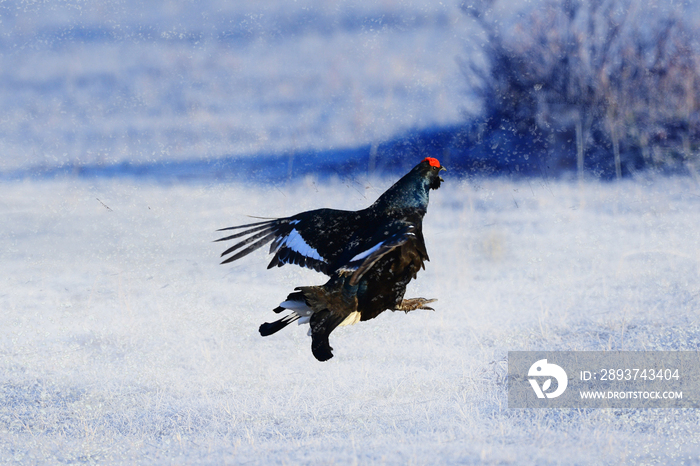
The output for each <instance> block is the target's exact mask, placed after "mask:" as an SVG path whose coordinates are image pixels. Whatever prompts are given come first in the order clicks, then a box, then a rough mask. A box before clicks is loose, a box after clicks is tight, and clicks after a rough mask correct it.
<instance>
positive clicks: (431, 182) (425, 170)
mask: <svg viewBox="0 0 700 466" xmlns="http://www.w3.org/2000/svg"><path fill="white" fill-rule="evenodd" d="M418 167H419V170H420V172H421V174H422V175H423V176H424V177H425V178H426V179H427V180H428V186H429V187H430V189H438V188H439V187H440V183H442V182H443V181H445V180H443V179H442V177H441V176H440V172H441V171H443V170H447V169H446V168H445V167H443V166H442V165H440V162H439V161H438V159H436V158H433V157H426V158H424V159H423V161H422V162H421V163H419V164H418Z"/></svg>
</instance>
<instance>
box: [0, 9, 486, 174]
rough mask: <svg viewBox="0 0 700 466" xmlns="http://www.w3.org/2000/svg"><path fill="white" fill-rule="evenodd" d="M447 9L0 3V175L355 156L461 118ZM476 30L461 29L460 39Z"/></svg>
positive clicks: (460, 21)
mask: <svg viewBox="0 0 700 466" xmlns="http://www.w3.org/2000/svg"><path fill="white" fill-rule="evenodd" d="M470 24H471V23H470V22H469V20H468V18H467V17H466V16H465V15H464V14H463V13H461V11H460V9H459V5H458V3H457V2H446V3H440V2H431V1H425V0H415V1H406V0H402V1H401V2H392V1H386V2H374V1H366V0H364V1H327V0H323V1H321V0H303V1H302V0H299V1H294V2H291V1H282V0H264V1H255V2H241V1H238V2H235V1H226V0H208V1H197V2H175V1H161V0H154V1H149V2H145V3H144V2H141V1H136V0H126V1H121V0H120V1H111V0H102V1H95V2H82V1H78V2H75V3H73V2H64V1H58V0H49V1H45V2H19V1H17V2H12V1H6V2H0V110H1V111H0V153H2V157H1V158H0V173H1V172H3V171H11V170H15V169H18V168H26V167H27V166H29V167H34V166H44V167H55V166H61V165H64V164H70V165H81V164H118V163H121V162H123V161H129V162H132V163H134V162H135V163H150V162H160V161H164V160H210V159H216V158H219V157H222V156H232V155H234V156H247V155H254V154H269V153H275V154H276V153H286V152H295V151H304V150H308V149H329V148H344V147H355V146H358V145H363V144H370V143H372V142H381V141H383V140H386V139H388V138H391V137H393V136H395V135H397V134H399V133H402V132H405V131H406V130H407V129H411V128H424V127H429V126H436V125H445V124H454V123H457V122H460V121H461V120H462V114H461V112H462V110H463V109H464V108H467V107H469V105H470V102H471V101H470V99H469V97H468V95H467V91H468V89H466V85H465V81H464V79H463V77H462V74H461V72H460V70H459V66H458V64H457V61H456V59H457V57H459V56H463V55H464V54H465V41H467V39H468V36H469V32H470ZM472 26H473V25H472Z"/></svg>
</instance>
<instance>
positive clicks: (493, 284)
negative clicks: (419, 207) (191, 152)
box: [0, 177, 700, 464]
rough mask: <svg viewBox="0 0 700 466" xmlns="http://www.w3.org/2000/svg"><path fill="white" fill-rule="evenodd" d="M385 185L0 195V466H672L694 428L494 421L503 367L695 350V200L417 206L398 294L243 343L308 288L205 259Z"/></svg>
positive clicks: (562, 187)
mask: <svg viewBox="0 0 700 466" xmlns="http://www.w3.org/2000/svg"><path fill="white" fill-rule="evenodd" d="M391 181H393V180H378V179H373V180H355V181H353V182H341V181H337V182H334V183H328V184H320V183H317V182H315V181H314V180H313V179H311V178H307V179H306V180H303V181H299V182H296V183H295V184H288V185H283V186H279V187H277V188H272V189H271V188H263V187H256V186H243V185H220V184H212V185H181V186H175V185H171V186H164V185H158V184H139V183H136V182H130V181H128V180H127V181H124V180H105V179H97V180H89V181H87V180H79V179H71V178H68V179H57V180H50V181H43V182H36V181H22V182H7V183H3V184H1V185H0V215H1V216H2V218H3V219H4V220H3V221H2V222H0V239H1V241H2V244H3V247H2V249H0V264H2V272H3V273H2V282H3V284H2V287H0V308H1V309H2V312H1V313H0V463H13V462H15V463H23V464H37V463H38V464H62V463H66V464H74V463H102V464H114V463H138V464H172V463H176V464H193V463H196V464H226V463H228V464H244V463H245V464H294V463H309V464H330V463H333V464H378V463H385V464H475V463H482V462H483V463H489V464H494V463H516V464H533V463H538V464H584V463H595V464H629V463H647V464H649V463H682V462H686V463H692V462H697V460H698V457H699V456H698V455H699V454H700V444H699V442H700V430H698V425H700V415H699V414H698V411H697V410H692V409H688V410H575V409H570V410H510V409H508V407H507V399H506V386H505V374H506V368H507V361H506V354H507V351H509V350H621V349H625V350H683V349H690V350H698V345H699V344H700V329H699V324H698V307H699V306H698V304H699V300H700V275H699V274H698V266H699V261H700V229H699V228H698V225H700V208H699V207H700V188H699V187H698V184H697V182H696V181H695V180H693V179H691V178H659V179H654V180H645V179H639V180H629V181H623V182H620V183H610V184H605V183H599V182H594V181H591V182H587V183H585V184H583V185H578V184H573V183H569V182H565V181H547V180H530V181H518V182H512V181H507V180H504V179H500V180H494V179H487V180H479V179H474V180H471V181H469V182H458V181H455V180H450V179H449V178H448V177H446V183H444V184H443V186H442V187H441V188H440V189H439V190H438V191H436V192H433V193H431V205H430V208H429V212H428V214H427V216H426V218H425V222H424V234H425V238H426V243H427V247H428V251H429V253H430V257H431V261H430V262H429V263H427V264H426V265H427V270H425V271H422V272H421V273H420V274H419V276H418V279H417V280H416V281H414V282H412V283H411V284H410V285H409V289H408V292H407V295H406V296H407V297H425V298H438V301H437V302H435V303H434V304H432V306H433V307H434V308H435V312H430V311H414V312H411V313H409V314H404V313H402V312H396V313H391V312H386V313H384V314H382V315H380V316H379V317H378V318H376V319H374V320H372V321H369V322H361V323H359V324H358V325H355V326H351V327H342V328H339V329H337V330H336V331H335V332H334V333H333V334H332V335H331V345H332V346H333V347H334V349H335V350H334V353H335V357H334V358H333V359H331V360H330V361H328V362H325V363H320V362H318V361H316V360H315V359H314V358H313V356H312V354H311V351H310V340H309V338H308V337H307V336H306V332H305V330H306V329H305V328H299V327H297V326H290V327H288V328H285V329H284V330H283V331H281V332H279V333H278V334H275V335H273V336H270V337H267V338H262V337H260V336H259V334H258V331H257V329H258V326H259V325H260V324H261V323H262V322H264V321H270V320H271V319H275V318H276V317H277V316H276V315H275V314H273V313H272V309H273V308H274V307H275V306H277V304H278V303H279V302H280V301H282V300H284V299H285V297H286V296H287V294H288V293H289V292H291V291H292V290H293V288H294V287H295V286H299V285H309V284H319V283H323V282H324V281H325V278H324V277H323V276H322V275H320V274H317V273H315V272H313V271H309V270H304V269H301V268H299V267H294V266H289V265H287V266H285V267H282V268H275V269H272V270H266V268H265V267H266V265H267V260H269V256H267V255H266V254H265V252H266V251H258V252H256V253H254V254H251V255H250V256H247V257H245V258H244V259H242V260H240V261H237V262H236V263H233V264H228V265H225V266H221V265H219V257H218V255H219V253H220V252H222V251H223V249H225V248H224V245H222V244H221V243H213V242H212V240H214V239H216V238H217V237H218V236H217V233H215V231H214V230H216V229H217V228H221V227H226V226H230V225H234V224H240V223H244V222H246V221H247V220H248V219H247V217H245V215H260V216H267V217H274V216H286V215H290V214H293V213H296V212H298V211H302V210H307V209H312V208H320V207H335V208H345V209H358V208H362V207H366V206H367V205H369V204H370V203H371V202H372V201H374V199H375V198H376V197H377V196H378V195H379V194H380V193H381V192H382V191H383V190H384V189H385V188H386V187H388V186H389V184H390V183H391Z"/></svg>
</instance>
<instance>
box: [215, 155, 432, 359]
mask: <svg viewBox="0 0 700 466" xmlns="http://www.w3.org/2000/svg"><path fill="white" fill-rule="evenodd" d="M443 169H444V168H443V167H441V166H440V163H439V162H438V161H437V160H436V159H431V158H427V159H425V160H423V161H422V162H421V163H420V164H418V165H416V167H414V168H413V169H412V170H411V171H410V172H409V173H408V174H406V175H405V176H404V177H402V178H401V179H400V180H399V181H397V182H396V183H395V184H394V185H393V186H392V187H391V188H389V189H388V190H387V191H386V192H385V193H384V194H382V195H381V196H380V197H379V199H377V201H376V202H375V203H374V204H372V205H371V206H369V207H368V208H366V209H362V210H359V211H343V210H334V209H318V210H312V211H308V212H302V213H300V214H297V215H294V216H291V217H287V218H280V219H272V220H268V221H263V222H257V223H252V224H248V225H241V226H235V227H230V228H224V229H223V230H241V231H240V232H238V233H236V234H233V235H230V236H227V237H224V238H221V239H219V240H217V241H227V240H232V239H237V238H245V239H241V240H239V242H238V243H236V244H234V245H233V246H232V247H230V248H229V249H227V250H226V251H224V253H223V254H222V257H223V256H226V255H229V254H232V255H231V256H230V257H228V258H227V259H225V260H224V261H223V262H222V263H228V262H231V261H234V260H237V259H240V258H241V257H244V256H246V255H247V254H249V253H251V252H253V251H254V250H256V249H258V248H260V247H262V246H264V245H266V244H267V243H270V242H271V243H272V244H271V245H270V253H271V254H274V256H273V258H272V260H271V261H270V264H269V265H268V268H271V267H274V266H282V265H284V264H297V265H300V266H302V267H307V268H310V269H313V270H317V271H319V272H322V273H324V274H326V275H329V276H330V278H329V280H328V282H326V283H325V284H324V285H321V286H305V287H299V288H297V289H296V290H297V291H295V292H294V293H291V294H290V295H289V296H288V297H287V300H286V301H284V302H283V303H282V304H280V306H279V307H277V308H276V309H275V310H274V311H275V312H277V313H279V312H282V311H284V310H286V309H289V310H291V311H292V313H291V314H288V315H287V316H285V317H283V318H282V319H280V320H278V321H275V322H273V323H265V324H263V325H262V326H261V327H260V333H261V334H262V335H263V336H267V335H271V334H272V333H275V332H277V331H279V330H281V329H282V328H284V327H285V326H287V325H288V324H290V323H292V322H295V321H297V320H299V319H302V320H300V322H301V323H304V322H308V323H309V324H310V327H311V329H310V334H311V337H312V351H313V354H314V356H315V357H316V358H317V359H318V360H320V361H325V360H327V359H330V358H331V357H332V356H333V355H332V353H331V349H332V348H331V347H330V345H329V343H328V336H329V335H330V333H331V332H332V331H333V330H334V329H335V328H336V327H338V326H339V325H344V324H352V323H355V322H357V321H365V320H369V319H373V318H374V317H376V316H378V315H379V314H380V313H382V312H384V311H385V310H387V309H390V310H403V311H406V312H408V311H410V310H414V309H431V308H429V307H426V306H425V304H426V303H429V302H432V301H433V300H427V299H424V298H415V299H409V300H404V299H403V296H404V293H405V291H406V285H407V284H408V283H409V282H410V281H411V279H413V278H415V277H416V274H417V273H418V271H419V270H420V269H421V268H425V265H424V262H425V261H427V260H429V258H428V253H427V251H426V248H425V242H424V239H423V232H422V223H423V216H424V215H425V213H426V212H427V207H428V193H429V191H430V189H438V188H439V187H440V183H441V182H442V181H443V180H442V178H440V176H439V172H440V171H441V170H443Z"/></svg>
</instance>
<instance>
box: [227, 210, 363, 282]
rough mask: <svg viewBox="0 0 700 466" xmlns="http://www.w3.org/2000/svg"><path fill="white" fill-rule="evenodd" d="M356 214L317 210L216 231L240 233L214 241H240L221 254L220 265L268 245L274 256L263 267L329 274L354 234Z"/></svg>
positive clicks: (343, 211) (342, 211)
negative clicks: (290, 267)
mask: <svg viewBox="0 0 700 466" xmlns="http://www.w3.org/2000/svg"><path fill="white" fill-rule="evenodd" d="M357 215H358V213H357V212H350V211H345V210H335V209H318V210H311V211H308V212H302V213H300V214H297V215H294V216H292V217H287V218H277V219H270V220H266V221H263V222H256V223H249V224H247V225H238V226H233V227H228V228H222V229H221V230H218V231H230V230H241V231H239V232H238V233H235V234H233V235H230V236H226V237H224V238H220V239H218V240H216V241H229V240H233V239H238V238H242V239H241V240H240V241H239V242H237V243H236V244H234V245H233V246H231V247H230V248H228V249H227V250H226V251H224V252H223V253H222V254H221V257H224V256H227V255H229V254H232V255H231V256H230V257H227V258H226V259H225V260H224V261H223V262H222V264H226V263H229V262H233V261H235V260H238V259H240V258H241V257H244V256H247V255H248V254H250V253H251V252H253V251H255V250H257V249H259V248H261V247H263V246H264V245H266V244H267V243H272V244H271V245H270V254H274V256H273V257H272V260H271V261H270V264H269V265H268V266H267V268H268V269H269V268H272V267H275V266H277V267H281V266H283V265H284V264H297V265H299V266H301V267H306V268H309V269H312V270H316V271H318V272H322V273H325V274H326V275H331V274H332V273H333V272H334V270H335V269H334V266H335V264H336V262H337V259H338V257H339V256H340V255H341V254H342V252H343V250H344V248H345V246H346V244H347V241H348V239H349V238H350V237H351V236H352V235H353V234H354V233H355V228H356V227H355V226H354V224H355V223H356V222H355V220H356V218H357Z"/></svg>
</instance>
